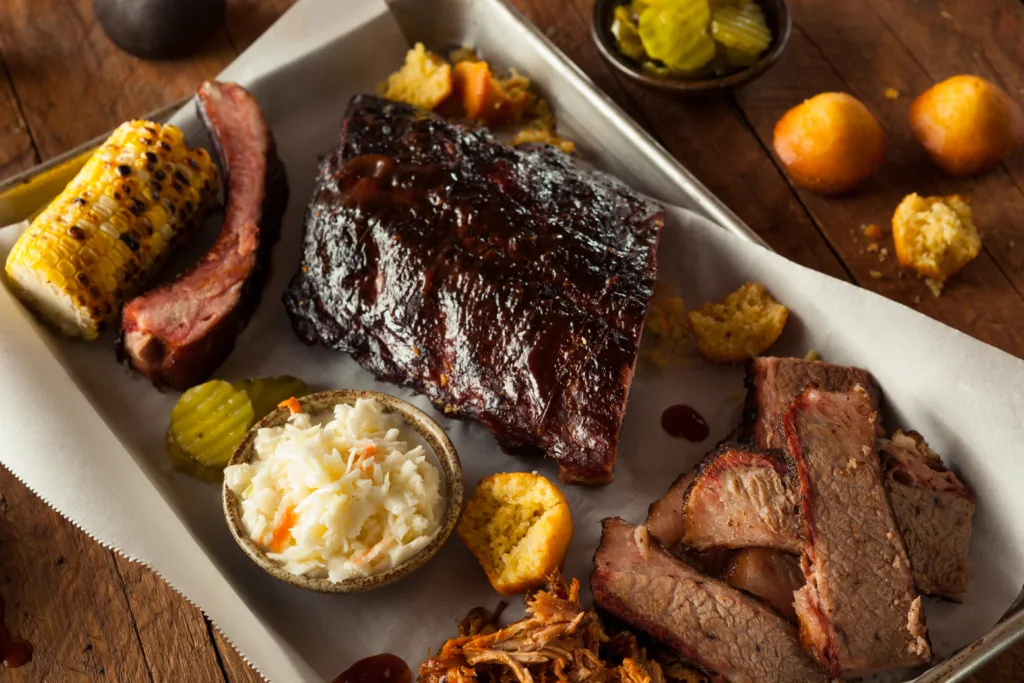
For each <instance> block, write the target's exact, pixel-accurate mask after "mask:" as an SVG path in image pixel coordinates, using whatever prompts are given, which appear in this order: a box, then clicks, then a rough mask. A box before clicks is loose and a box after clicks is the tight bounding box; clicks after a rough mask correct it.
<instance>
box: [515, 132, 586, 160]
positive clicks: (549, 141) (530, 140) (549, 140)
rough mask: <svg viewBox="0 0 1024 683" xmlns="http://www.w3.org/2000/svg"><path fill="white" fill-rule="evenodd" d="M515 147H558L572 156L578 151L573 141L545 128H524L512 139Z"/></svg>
mask: <svg viewBox="0 0 1024 683" xmlns="http://www.w3.org/2000/svg"><path fill="white" fill-rule="evenodd" d="M512 144H513V145H551V146H552V147H557V148H558V149H560V150H562V151H563V152H565V153H566V154H571V153H572V152H573V150H575V149H576V144H575V143H574V142H573V141H572V140H566V139H565V138H562V137H559V136H557V135H555V134H554V133H553V132H551V131H550V130H547V129H545V128H523V129H521V130H519V131H517V132H516V134H515V137H513V138H512Z"/></svg>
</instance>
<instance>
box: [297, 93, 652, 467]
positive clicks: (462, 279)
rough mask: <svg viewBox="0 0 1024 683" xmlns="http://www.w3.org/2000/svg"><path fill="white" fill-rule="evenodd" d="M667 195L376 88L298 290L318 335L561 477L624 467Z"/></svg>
mask: <svg viewBox="0 0 1024 683" xmlns="http://www.w3.org/2000/svg"><path fill="white" fill-rule="evenodd" d="M662 217H663V212H662V210H661V208H660V207H659V206H657V205H656V204H654V203H652V202H649V201H648V200H646V199H644V198H643V197H641V196H639V195H637V194H636V193H634V192H633V191H631V190H630V189H629V188H627V187H626V186H625V185H623V184H622V183H620V182H619V181H617V180H615V179H613V178H611V177H609V176H607V175H604V174H601V173H593V172H588V171H585V170H581V169H580V168H578V167H577V166H576V165H575V164H574V163H573V161H572V160H571V159H570V158H569V157H567V156H565V155H564V154H562V153H561V152H559V151H558V150H556V149H554V148H553V147H548V146H544V147H539V148H536V149H525V148H521V147H520V148H513V147H509V146H508V145H504V144H502V143H501V142H499V141H498V140H496V139H495V138H494V137H493V136H492V135H491V134H490V133H489V132H488V131H487V130H485V129H481V128H470V127H465V126H462V125H458V124H453V123H449V122H447V121H445V120H443V119H441V118H439V117H436V116H433V115H430V114H428V113H425V112H424V111H423V110H421V109H415V108H413V107H411V106H409V105H405V104H399V103H392V102H387V101H385V100H382V99H380V98H376V97H368V96H360V97H356V98H355V99H353V100H352V103H351V104H350V106H349V110H348V115H347V116H346V120H345V129H344V132H343V134H342V138H341V142H340V144H339V147H338V148H337V149H336V150H335V151H334V152H333V153H331V154H330V155H328V156H327V158H325V159H324V161H323V163H322V165H321V167H320V174H319V178H318V184H317V188H316V190H315V192H314V197H313V200H312V203H311V205H310V207H309V211H308V212H307V214H306V226H305V229H306V235H305V242H304V246H303V263H302V266H301V268H300V269H299V271H298V273H296V275H295V278H294V279H293V280H292V283H291V286H290V288H289V290H288V292H287V293H286V295H285V302H286V306H287V308H288V312H289V315H290V316H291V320H292V326H293V327H294V329H295V331H296V333H297V334H298V336H299V338H300V339H302V340H303V341H304V342H306V343H308V344H323V345H325V346H329V347H331V348H335V349H338V350H343V351H347V352H350V353H351V354H352V355H353V357H354V358H355V359H356V360H357V361H358V362H359V363H361V364H362V365H363V367H365V368H367V369H368V370H370V371H371V372H373V373H374V374H375V375H376V376H377V377H378V378H380V379H382V380H384V381H388V382H393V383H396V384H402V385H405V386H410V387H412V388H414V389H415V390H417V391H420V392H423V393H425V394H427V395H428V396H429V397H430V399H431V400H432V401H433V402H434V404H435V405H436V406H438V409H439V410H443V411H444V412H445V413H446V414H447V415H449V416H451V417H461V418H475V419H478V420H480V422H482V423H483V424H484V425H485V426H486V427H487V428H488V429H490V430H491V432H492V433H494V435H495V436H496V437H497V439H498V441H499V442H500V443H501V444H502V447H503V448H504V449H505V450H507V451H510V452H515V453H519V454H538V453H547V454H548V455H550V456H551V457H553V458H555V459H557V460H558V462H559V471H560V474H561V477H562V480H563V481H569V482H585V483H605V482H608V481H610V480H611V479H612V467H613V465H614V463H615V456H616V452H617V448H618V439H619V429H620V427H621V424H622V417H623V414H624V411H625V408H626V398H627V396H628V393H629V386H630V383H631V382H632V377H633V368H634V365H635V363H636V357H637V347H638V346H639V340H640V332H641V330H642V328H643V323H644V317H645V316H646V314H647V307H648V305H649V303H650V300H651V295H652V293H653V291H654V285H655V283H656V281H657V265H656V261H655V254H656V251H657V246H658V237H659V234H660V231H661V226H662Z"/></svg>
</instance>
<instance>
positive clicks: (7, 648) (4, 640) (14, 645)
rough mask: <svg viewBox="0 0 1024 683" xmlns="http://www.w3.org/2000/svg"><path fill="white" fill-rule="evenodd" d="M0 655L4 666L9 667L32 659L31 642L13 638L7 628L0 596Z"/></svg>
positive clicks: (26, 662)
mask: <svg viewBox="0 0 1024 683" xmlns="http://www.w3.org/2000/svg"><path fill="white" fill-rule="evenodd" d="M0 657H2V658H3V660H4V666H6V667H8V668H11V669H16V668H18V667H19V666H24V665H25V664H28V663H29V662H30V661H31V660H32V643H30V642H28V641H27V640H23V639H21V638H15V637H14V636H12V635H11V630H10V629H9V628H7V620H6V619H5V618H4V601H3V598H0Z"/></svg>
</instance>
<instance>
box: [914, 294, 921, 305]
mask: <svg viewBox="0 0 1024 683" xmlns="http://www.w3.org/2000/svg"><path fill="white" fill-rule="evenodd" d="M914 303H915V304H919V303H921V295H920V294H915V295H914Z"/></svg>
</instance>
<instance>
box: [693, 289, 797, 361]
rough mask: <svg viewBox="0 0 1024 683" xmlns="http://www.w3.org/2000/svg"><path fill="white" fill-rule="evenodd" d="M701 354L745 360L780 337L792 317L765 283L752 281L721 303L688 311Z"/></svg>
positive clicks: (765, 348)
mask: <svg viewBox="0 0 1024 683" xmlns="http://www.w3.org/2000/svg"><path fill="white" fill-rule="evenodd" d="M688 318H689V321H690V329H691V330H692V331H693V338H694V340H695V342H696V344H697V351H699V352H700V355H702V356H704V357H705V358H707V359H708V360H710V361H712V362H714V363H742V362H743V361H745V360H749V359H751V358H753V357H754V356H757V355H759V354H761V353H764V352H765V351H767V350H768V348H769V347H770V346H771V345H772V344H774V343H775V342H776V340H778V338H779V335H781V334H782V329H783V328H784V327H785V326H786V320H788V319H789V309H788V308H786V307H785V306H783V305H782V304H780V303H779V302H778V301H776V300H775V299H774V298H772V295H771V294H769V293H768V290H766V289H765V288H764V285H761V284H757V283H754V282H748V283H747V284H745V285H743V286H742V287H740V288H739V289H738V290H736V291H735V292H733V293H732V294H730V295H729V296H727V297H725V300H724V301H722V303H720V304H704V305H703V306H701V307H700V308H698V309H697V310H695V311H690V313H689V315H688Z"/></svg>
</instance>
